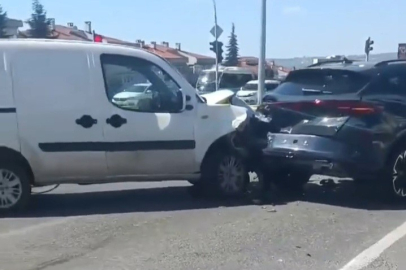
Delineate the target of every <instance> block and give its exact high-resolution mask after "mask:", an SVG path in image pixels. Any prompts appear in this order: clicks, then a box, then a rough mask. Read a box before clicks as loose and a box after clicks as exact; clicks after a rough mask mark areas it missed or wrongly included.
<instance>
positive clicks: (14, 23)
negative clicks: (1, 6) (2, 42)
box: [5, 18, 23, 38]
mask: <svg viewBox="0 0 406 270" xmlns="http://www.w3.org/2000/svg"><path fill="white" fill-rule="evenodd" d="M20 27H23V21H20V20H15V19H10V18H8V19H7V21H6V29H5V32H6V35H7V36H8V37H9V38H17V37H18V32H19V31H18V28H20Z"/></svg>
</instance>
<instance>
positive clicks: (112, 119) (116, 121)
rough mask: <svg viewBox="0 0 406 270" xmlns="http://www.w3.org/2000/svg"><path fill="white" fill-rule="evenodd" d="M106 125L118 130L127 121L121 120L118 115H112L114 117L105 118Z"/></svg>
mask: <svg viewBox="0 0 406 270" xmlns="http://www.w3.org/2000/svg"><path fill="white" fill-rule="evenodd" d="M106 123H107V124H109V125H111V126H112V127H115V128H119V127H121V126H122V125H124V124H126V123H127V119H125V118H122V117H121V116H120V115H118V114H114V115H112V116H111V117H110V118H107V119H106Z"/></svg>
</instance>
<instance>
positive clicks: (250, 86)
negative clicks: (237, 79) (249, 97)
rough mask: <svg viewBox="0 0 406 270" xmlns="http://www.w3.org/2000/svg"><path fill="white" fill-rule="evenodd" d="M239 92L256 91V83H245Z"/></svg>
mask: <svg viewBox="0 0 406 270" xmlns="http://www.w3.org/2000/svg"><path fill="white" fill-rule="evenodd" d="M241 90H250V91H255V90H258V84H257V83H247V84H245V85H244V86H243V87H242V88H241Z"/></svg>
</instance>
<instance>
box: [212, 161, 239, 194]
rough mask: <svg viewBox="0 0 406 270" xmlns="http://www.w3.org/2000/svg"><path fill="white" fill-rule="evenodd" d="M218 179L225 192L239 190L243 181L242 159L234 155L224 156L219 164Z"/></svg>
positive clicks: (229, 192)
mask: <svg viewBox="0 0 406 270" xmlns="http://www.w3.org/2000/svg"><path fill="white" fill-rule="evenodd" d="M218 179H219V181H220V187H221V189H222V190H223V191H224V192H225V193H227V194H236V193H239V192H241V190H242V189H243V187H244V181H245V169H244V165H243V163H242V161H241V160H240V159H238V158H236V157H234V156H228V157H226V158H224V159H223V160H222V162H221V163H220V166H219V172H218Z"/></svg>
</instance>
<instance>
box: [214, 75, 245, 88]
mask: <svg viewBox="0 0 406 270" xmlns="http://www.w3.org/2000/svg"><path fill="white" fill-rule="evenodd" d="M220 78H221V80H220V84H219V85H220V88H241V87H243V86H244V85H245V84H246V83H247V82H249V81H250V80H252V75H251V74H235V73H223V75H222V76H221V77H220Z"/></svg>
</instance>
